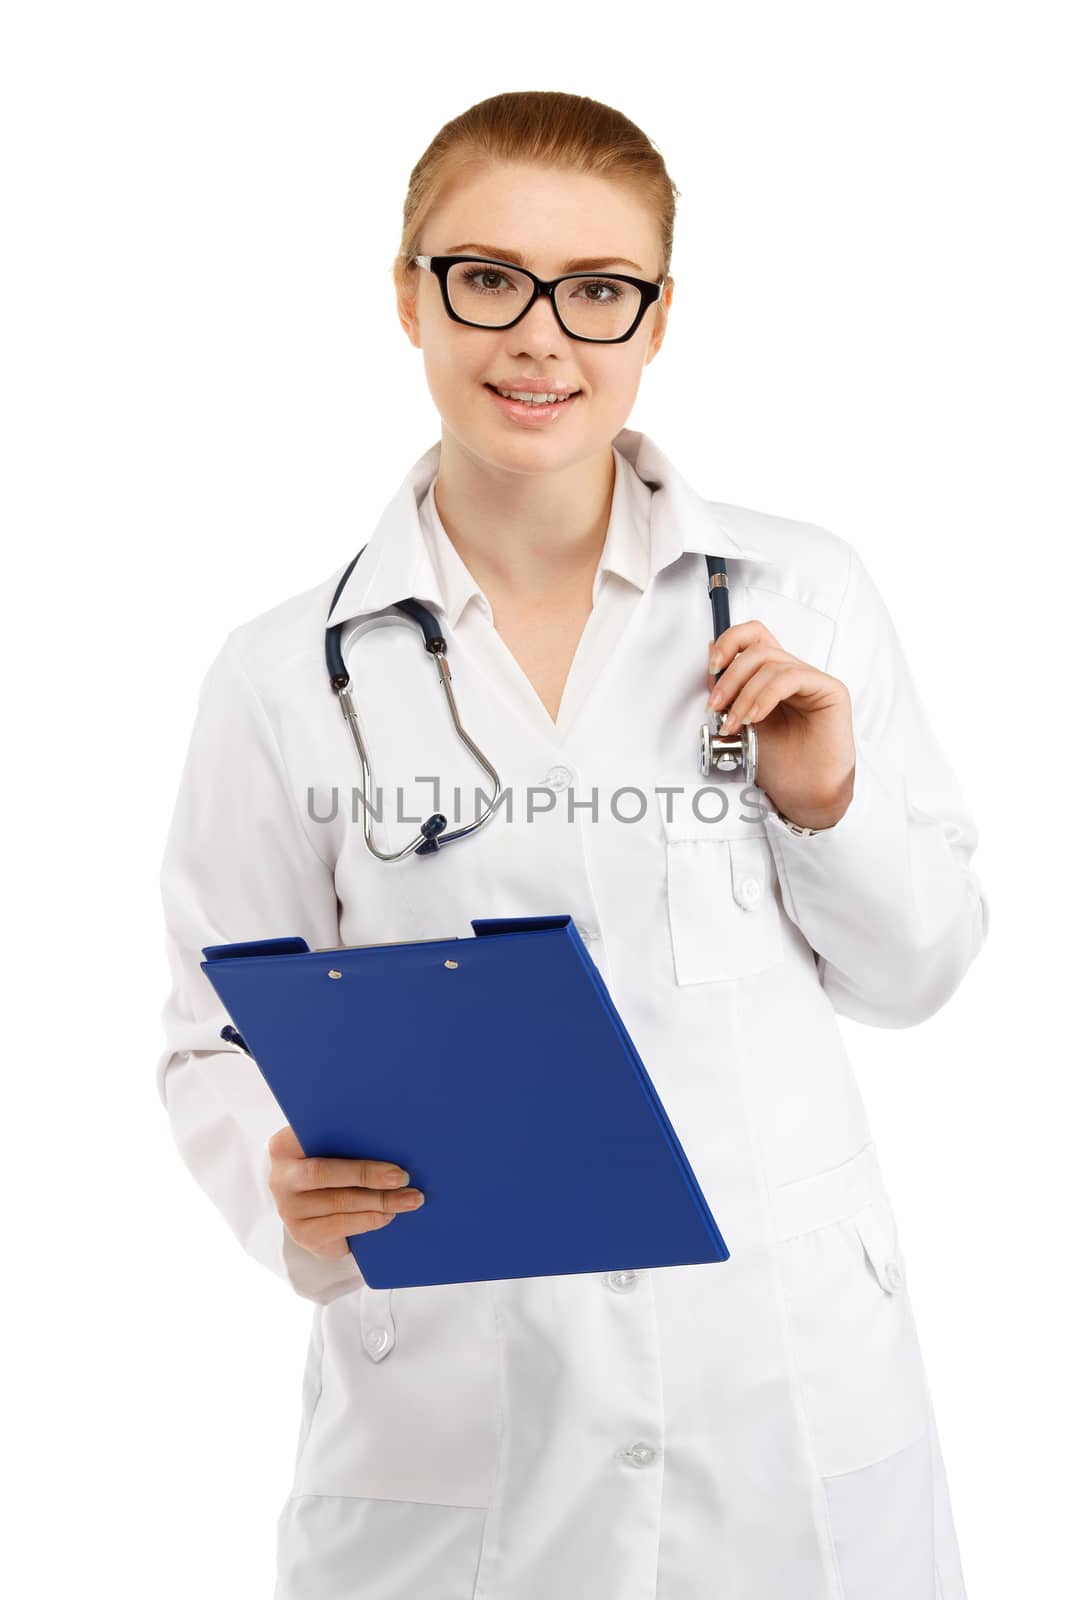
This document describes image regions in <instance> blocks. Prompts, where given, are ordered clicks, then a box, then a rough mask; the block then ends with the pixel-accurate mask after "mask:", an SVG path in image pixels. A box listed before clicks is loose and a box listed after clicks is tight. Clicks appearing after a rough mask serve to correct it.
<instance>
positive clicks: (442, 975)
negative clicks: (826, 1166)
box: [200, 915, 730, 1289]
mask: <svg viewBox="0 0 1067 1600" xmlns="http://www.w3.org/2000/svg"><path fill="white" fill-rule="evenodd" d="M471 927H472V928H473V930H474V937H473V938H470V939H459V938H451V939H426V940H419V941H416V942H414V943H403V944H382V945H348V946H342V947H341V948H339V949H334V950H311V949H309V948H308V945H307V943H306V942H305V940H303V939H302V938H299V937H292V938H284V939H258V940H252V941H249V942H246V943H243V944H222V945H207V946H204V947H203V954H204V956H205V958H206V959H205V960H204V961H202V962H201V963H200V965H201V968H202V970H203V971H204V972H205V974H206V975H207V977H208V979H209V980H210V982H211V984H212V985H213V987H214V989H215V992H216V994H217V995H218V996H219V999H220V1000H221V1001H222V1004H223V1006H224V1007H225V1009H226V1011H227V1013H228V1014H229V1016H230V1018H231V1020H232V1022H233V1023H234V1024H235V1026H236V1029H237V1030H239V1033H236V1034H235V1032H234V1029H233V1028H228V1029H223V1030H222V1031H223V1035H224V1036H225V1037H228V1038H231V1039H234V1041H235V1042H236V1043H237V1044H239V1045H240V1046H241V1047H242V1048H244V1049H246V1050H247V1051H248V1053H249V1054H250V1055H251V1056H252V1058H253V1059H254V1061H255V1062H256V1065H257V1066H258V1068H259V1070H260V1072H261V1073H262V1074H263V1077H264V1078H265V1079H266V1081H267V1083H268V1085H269V1087H270V1090H271V1092H272V1094H273V1095H274V1098H275V1099H276V1100H277V1102H278V1105H279V1107H280V1108H281V1110H282V1113H283V1115H284V1117H285V1120H286V1121H287V1122H288V1123H289V1124H290V1126H291V1127H292V1128H293V1130H294V1132H295V1133H296V1136H297V1138H298V1139H299V1141H300V1145H301V1148H302V1149H303V1150H304V1152H305V1154H306V1155H309V1156H311V1155H315V1156H349V1157H369V1158H371V1159H373V1160H382V1161H389V1162H396V1163H397V1165H399V1166H402V1167H404V1168H405V1169H406V1171H407V1172H408V1173H409V1174H410V1181H411V1183H412V1185H414V1186H415V1187H417V1188H419V1189H421V1190H422V1191H423V1192H424V1194H425V1196H426V1199H425V1203H424V1204H423V1205H422V1206H421V1207H419V1209H418V1210H416V1211H411V1212H402V1213H401V1214H400V1215H399V1216H398V1217H397V1219H396V1220H395V1221H394V1222H391V1223H389V1225H388V1226H387V1227H385V1228H376V1229H372V1230H370V1231H369V1232H367V1233H357V1234H353V1235H351V1236H350V1237H349V1240H348V1244H349V1248H350V1250H351V1251H352V1254H353V1256H354V1257H355V1260H356V1264H357V1266H358V1267H359V1269H360V1272H361V1273H362V1274H363V1277H364V1279H365V1281H366V1283H367V1284H368V1285H369V1286H370V1287H371V1288H374V1289H386V1288H407V1287H412V1286H415V1285H428V1284H439V1283H473V1282H479V1281H484V1280H487V1279H494V1278H528V1277H541V1276H546V1275H552V1274H567V1273H575V1272H604V1271H615V1270H619V1269H626V1268H639V1267H659V1266H688V1265H691V1264H693V1263H696V1262H713V1261H726V1260H728V1259H729V1254H730V1252H729V1251H728V1250H727V1248H726V1244H725V1242H724V1240H723V1237H722V1235H721V1233H720V1232H719V1229H718V1226H717V1224H716V1222H715V1218H714V1217H713V1216H712V1213H711V1208H710V1206H709V1205H708V1202H707V1200H706V1199H705V1197H704V1194H703V1192H702V1190H701V1188H700V1185H699V1184H698V1183H697V1180H696V1177H695V1176H694V1174H693V1170H692V1168H691V1167H690V1165H689V1161H688V1160H687V1158H686V1154H685V1151H684V1150H683V1149H682V1146H681V1143H680V1142H679V1139H678V1136H677V1134H676V1133H675V1131H674V1128H673V1127H672V1126H671V1123H670V1119H669V1118H668V1116H667V1113H666V1111H665V1110H664V1108H663V1106H662V1104H661V1103H660V1099H659V1096H658V1094H657V1093H656V1090H655V1087H654V1085H653V1083H652V1080H651V1079H650V1077H649V1075H648V1073H647V1071H646V1070H645V1066H644V1063H643V1062H642V1060H641V1058H640V1056H639V1055H638V1053H637V1049H636V1047H635V1046H634V1043H633V1040H632V1039H631V1038H630V1035H629V1034H628V1033H627V1031H626V1028H625V1026H624V1024H623V1021H622V1018H621V1017H620V1016H619V1013H618V1011H617V1010H616V1008H615V1005H614V1003H613V1001H612V999H611V997H610V995H609V994H608V991H607V988H606V987H605V984H604V981H603V979H602V977H601V975H600V973H599V971H598V969H597V967H596V964H595V963H594V961H593V960H592V958H591V956H590V955H589V953H588V951H587V950H586V948H585V945H584V944H583V943H582V939H581V937H580V935H579V933H578V931H577V929H576V928H575V926H574V923H573V921H572V919H571V917H570V916H569V915H562V916H546V917H495V918H483V919H480V920H478V921H472V922H471Z"/></svg>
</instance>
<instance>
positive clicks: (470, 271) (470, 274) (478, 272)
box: [460, 266, 515, 296]
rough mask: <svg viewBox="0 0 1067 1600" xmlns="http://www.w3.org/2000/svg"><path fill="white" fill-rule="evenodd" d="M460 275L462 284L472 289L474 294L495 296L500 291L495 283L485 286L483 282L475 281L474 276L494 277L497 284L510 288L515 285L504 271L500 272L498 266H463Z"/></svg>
mask: <svg viewBox="0 0 1067 1600" xmlns="http://www.w3.org/2000/svg"><path fill="white" fill-rule="evenodd" d="M460 276H461V278H462V280H463V284H464V286H465V287H466V288H470V289H473V291H474V293H475V294H486V295H494V296H497V295H499V294H500V293H501V290H500V288H498V287H497V284H491V285H490V286H489V287H488V288H486V286H485V285H484V283H482V284H478V283H476V282H475V279H476V278H483V279H484V278H495V279H496V280H497V282H498V283H499V284H503V285H506V286H509V287H510V288H512V289H514V287H515V285H514V283H513V282H512V280H511V279H510V278H509V277H507V275H506V274H505V273H503V272H501V270H500V268H499V267H474V266H471V267H464V269H463V271H462V273H461V274H460Z"/></svg>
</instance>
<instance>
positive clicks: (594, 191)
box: [423, 162, 660, 276]
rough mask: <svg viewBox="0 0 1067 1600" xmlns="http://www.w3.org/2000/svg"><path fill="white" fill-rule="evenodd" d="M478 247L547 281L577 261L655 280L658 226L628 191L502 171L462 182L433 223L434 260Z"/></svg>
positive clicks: (597, 181) (429, 234)
mask: <svg viewBox="0 0 1067 1600" xmlns="http://www.w3.org/2000/svg"><path fill="white" fill-rule="evenodd" d="M472 241H477V242H478V246H479V250H478V252H477V253H481V250H482V248H483V247H484V246H485V245H486V244H490V245H492V246H493V247H494V248H493V249H492V251H491V252H487V253H491V254H493V255H498V256H501V257H502V258H503V259H505V260H508V261H514V262H516V264H517V265H520V266H530V267H531V268H532V269H533V270H534V271H537V270H540V271H542V272H545V273H549V272H563V271H566V270H568V267H567V264H568V263H570V262H571V261H572V260H575V259H581V260H583V261H597V262H605V263H606V262H608V261H617V262H618V263H619V265H620V268H623V265H624V263H628V265H627V266H626V267H625V270H638V271H640V272H642V273H644V274H646V275H649V276H651V275H652V274H653V273H654V271H655V268H656V263H657V261H658V259H659V255H660V241H659V231H658V226H657V220H656V217H655V215H654V214H653V212H652V210H651V208H650V206H649V205H648V203H647V202H645V201H643V200H642V199H641V197H640V196H639V195H638V194H637V193H636V192H635V191H634V189H633V188H632V187H631V186H629V185H623V184H622V183H620V182H618V181H617V180H612V179H610V178H605V177H602V176H600V175H598V174H594V173H586V172H571V171H556V170H554V169H549V168H545V167H538V166H531V165H525V164H522V163H515V162H509V163H496V164H494V165H493V166H491V167H489V168H487V169H485V170H482V171H478V172H474V173H470V174H464V175H463V176H462V178H457V179H456V180H455V181H454V182H453V183H452V184H451V185H450V186H449V188H448V189H447V190H446V191H445V193H443V194H442V196H441V197H440V199H439V200H438V202H437V204H436V205H435V206H434V208H433V211H432V213H431V215H430V217H429V218H428V220H427V225H426V230H425V233H424V236H423V248H424V249H425V250H427V251H428V252H430V253H433V254H438V255H444V254H450V255H451V254H461V253H475V252H467V251H466V250H465V249H464V250H459V249H456V248H455V247H456V246H466V245H467V244H468V243H470V242H472Z"/></svg>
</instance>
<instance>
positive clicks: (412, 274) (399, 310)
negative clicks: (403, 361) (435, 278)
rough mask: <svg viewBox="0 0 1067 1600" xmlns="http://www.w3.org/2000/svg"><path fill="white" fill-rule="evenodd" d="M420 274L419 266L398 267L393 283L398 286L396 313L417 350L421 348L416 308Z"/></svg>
mask: <svg viewBox="0 0 1067 1600" xmlns="http://www.w3.org/2000/svg"><path fill="white" fill-rule="evenodd" d="M420 276H421V274H420V273H419V269H418V268H417V267H398V268H397V270H396V271H395V272H394V273H393V283H394V286H395V288H396V314H397V316H398V317H399V318H400V325H401V327H402V328H403V330H404V332H405V333H406V334H407V336H408V338H409V339H410V340H411V343H412V344H413V345H414V346H415V348H416V350H418V349H421V344H420V341H419V315H418V311H417V310H416V306H417V303H418V291H419V281H418V280H419V277H420Z"/></svg>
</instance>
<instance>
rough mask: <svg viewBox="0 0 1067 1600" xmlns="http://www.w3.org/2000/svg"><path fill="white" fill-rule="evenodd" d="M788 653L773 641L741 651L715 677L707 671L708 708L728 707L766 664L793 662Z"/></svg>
mask: <svg viewBox="0 0 1067 1600" xmlns="http://www.w3.org/2000/svg"><path fill="white" fill-rule="evenodd" d="M795 660H796V657H795V656H791V655H790V654H789V652H788V651H786V650H783V649H782V648H781V646H780V645H777V644H775V643H774V642H773V641H772V642H770V643H768V644H762V643H761V644H753V645H749V646H748V648H747V649H746V650H742V651H741V652H740V653H739V654H738V655H737V656H735V658H734V660H733V661H731V663H730V665H729V666H728V667H725V668H724V669H723V670H722V671H721V672H720V673H718V674H717V675H713V674H712V673H711V671H710V670H709V673H708V677H709V680H710V681H711V692H710V694H709V696H708V702H707V703H708V705H709V706H728V705H730V704H731V703H732V702H733V701H734V700H735V699H736V698H737V696H738V694H739V693H740V691H741V689H742V687H743V686H744V685H745V684H746V683H748V682H749V680H750V679H751V678H752V677H753V675H754V674H755V673H756V672H757V671H758V670H759V669H760V667H762V666H764V665H765V664H766V663H767V662H777V663H779V664H784V663H785V662H788V661H795Z"/></svg>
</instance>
